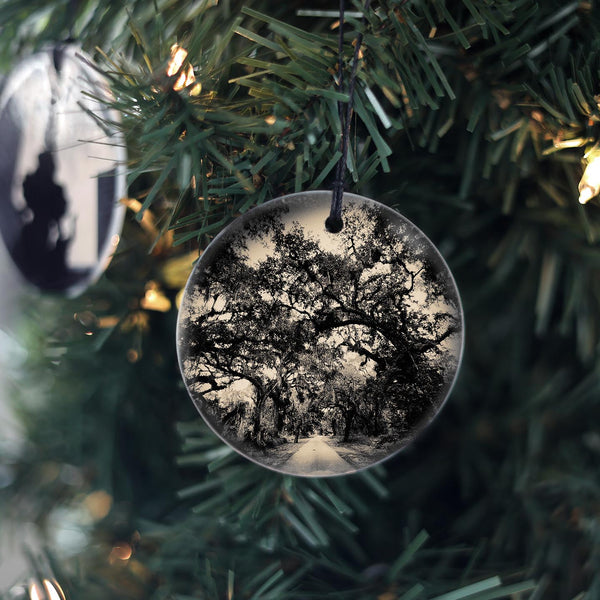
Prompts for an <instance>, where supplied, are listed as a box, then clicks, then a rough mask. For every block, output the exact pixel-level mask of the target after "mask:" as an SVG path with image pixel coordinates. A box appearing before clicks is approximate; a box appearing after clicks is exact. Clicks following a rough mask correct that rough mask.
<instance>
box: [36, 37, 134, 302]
mask: <svg viewBox="0 0 600 600" xmlns="http://www.w3.org/2000/svg"><path fill="white" fill-rule="evenodd" d="M47 51H48V52H51V51H52V47H51V48H49V49H48V50H47ZM63 51H64V52H67V51H68V52H69V54H68V55H67V56H68V58H69V59H71V60H73V61H77V62H78V63H79V64H81V65H82V67H83V68H84V69H85V70H86V72H87V74H88V76H89V77H90V79H92V80H93V81H94V83H95V85H97V86H98V87H99V88H100V89H102V90H103V91H104V93H105V94H106V98H107V99H108V100H110V99H111V98H112V97H113V96H112V92H111V90H110V88H109V86H108V81H107V80H106V79H105V78H104V77H103V76H102V75H101V74H100V73H99V72H98V71H96V70H95V69H94V68H93V67H92V66H90V65H91V64H93V61H92V59H91V57H89V56H88V55H87V54H86V53H85V52H84V51H83V50H82V49H81V48H80V47H79V46H78V45H75V44H69V45H68V46H66V47H65V48H64V50H63ZM67 56H65V58H67ZM86 61H87V62H89V63H90V64H86ZM82 91H83V90H82ZM105 112H106V113H107V114H108V115H109V116H110V117H111V119H112V120H113V121H114V122H116V123H119V122H120V121H121V115H120V114H119V113H118V112H117V111H116V110H114V109H109V108H108V107H106V108H105ZM112 137H113V138H114V140H115V146H114V147H115V149H116V156H117V161H116V164H115V197H114V206H113V211H112V213H111V215H112V218H111V222H110V224H109V226H108V231H109V234H108V238H107V240H106V243H105V245H104V248H103V250H102V252H101V254H100V255H99V256H98V259H97V260H96V266H95V267H94V268H93V269H92V272H91V273H90V275H89V276H88V277H87V278H86V279H84V280H83V281H82V282H81V283H80V284H78V285H75V286H73V287H72V288H70V289H69V290H66V291H65V295H66V296H67V297H68V298H75V297H76V296H79V295H80V294H82V293H83V292H84V291H85V290H86V289H87V288H88V287H89V286H90V285H93V284H94V283H96V282H97V281H98V279H100V276H101V275H102V274H103V273H104V271H106V269H107V267H108V265H109V264H110V262H111V261H112V258H113V256H114V254H115V252H116V250H117V246H118V245H119V241H120V237H121V231H122V228H123V222H124V221H125V213H126V208H125V205H124V204H123V203H121V202H120V200H121V199H122V198H124V197H125V195H126V193H127V149H126V147H125V139H124V137H123V135H122V133H121V132H120V131H119V130H115V131H114V132H113V133H112ZM115 236H118V239H117V240H116V241H115V239H114V238H115Z"/></svg>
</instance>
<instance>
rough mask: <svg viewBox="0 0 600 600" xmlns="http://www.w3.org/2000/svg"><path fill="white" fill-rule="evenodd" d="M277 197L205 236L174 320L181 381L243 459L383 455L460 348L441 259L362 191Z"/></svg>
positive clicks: (451, 374) (404, 434)
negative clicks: (339, 213) (334, 206)
mask: <svg viewBox="0 0 600 600" xmlns="http://www.w3.org/2000/svg"><path fill="white" fill-rule="evenodd" d="M330 203H331V192H327V191H314V192H305V193H299V194H291V195H289V196H283V197H281V198H278V199H275V200H272V201H270V202H268V203H266V204H264V205H262V206H260V207H258V208H255V209H253V210H251V211H249V212H248V213H246V214H244V215H243V216H242V217H240V218H238V219H237V220H236V221H235V222H234V223H232V224H231V225H230V226H229V227H227V228H226V229H224V230H223V231H222V232H221V233H220V234H219V235H218V236H217V237H216V238H215V239H214V240H213V242H212V243H211V244H210V245H209V246H208V248H207V249H206V251H205V252H204V253H203V254H202V256H201V259H200V260H199V261H198V263H197V264H196V266H195V268H194V270H193V271H192V274H191V275H190V278H189V280H188V283H187V286H186V288H185V292H184V295H183V299H182V303H181V308H180V312H179V320H178V327H177V350H178V355H179V364H180V368H181V372H182V375H183V379H184V381H185V384H186V386H187V389H188V391H189V393H190V395H191V397H192V399H193V401H194V403H195V405H196V407H197V409H198V410H199V412H200V413H201V414H202V416H203V417H204V418H205V420H206V421H207V423H208V424H209V425H210V427H211V428H212V429H213V430H214V431H215V432H216V433H217V434H218V435H219V436H220V437H221V438H222V439H223V440H224V441H225V442H227V443H228V444H230V445H231V446H233V447H234V448H235V449H236V450H238V451H239V452H241V453H242V454H244V455H245V456H246V457H248V458H250V459H251V460H254V461H255V462H257V463H259V464H261V465H263V466H266V467H268V468H271V469H274V470H277V471H281V472H284V473H288V474H293V475H302V476H330V475H341V474H345V473H352V472H354V471H357V470H359V469H363V468H365V467H369V466H371V465H373V464H375V463H378V462H380V461H381V460H383V459H385V458H388V457H389V456H391V455H392V454H394V453H396V452H397V451H398V450H400V449H401V448H403V447H404V446H405V445H406V444H408V443H409V442H410V441H411V440H412V439H413V438H414V437H415V435H416V434H417V433H418V432H419V431H421V430H422V429H423V428H424V427H425V426H426V425H427V423H429V422H430V421H431V419H433V417H434V416H435V415H436V414H437V413H438V411H439V410H440V408H441V406H442V404H443V403H444V401H445V399H446V397H447V396H448V394H449V393H450V390H451V388H452V385H453V383H454V380H455V378H456V374H457V372H458V367H459V363H460V360H461V356H462V348H463V313H462V307H461V302H460V297H459V294H458V290H457V288H456V285H455V282H454V279H453V277H452V274H451V273H450V270H449V269H448V266H447V265H446V263H445V262H444V259H443V258H442V256H441V255H440V253H439V252H438V251H437V249H436V248H435V246H434V245H433V244H432V243H431V242H430V241H429V239H428V238H427V237H426V236H425V235H424V234H423V232H421V231H420V230H419V229H418V228H417V227H415V225H413V224H412V223H411V222H410V221H408V220H407V219H405V218H404V217H403V216H402V215H400V214H399V213H397V212H395V211H394V210H392V209H390V208H389V207H386V206H384V205H382V204H379V203H378V202H375V201H373V200H369V199H368V198H364V197H362V196H357V195H354V194H344V197H343V206H344V209H343V223H344V225H343V228H342V230H341V231H340V232H338V233H331V232H329V231H327V230H326V228H325V220H326V218H327V215H328V214H329V210H330Z"/></svg>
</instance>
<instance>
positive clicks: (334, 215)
mask: <svg viewBox="0 0 600 600" xmlns="http://www.w3.org/2000/svg"><path fill="white" fill-rule="evenodd" d="M370 4H371V0H365V5H364V9H363V16H362V25H364V24H365V21H366V13H367V10H369V5H370ZM345 8H346V7H345V0H340V23H339V28H340V29H339V32H340V33H339V38H338V40H339V43H338V77H337V79H338V81H337V88H338V91H340V92H342V91H343V88H344V16H345ZM362 40H363V34H362V31H359V32H358V34H357V35H356V41H355V44H354V56H353V58H352V71H351V73H350V83H349V85H348V103H347V105H346V107H345V110H344V103H343V102H342V101H338V114H339V116H340V124H341V132H342V137H341V141H340V152H341V156H340V159H339V161H338V163H337V167H336V172H335V181H334V182H333V193H332V196H331V210H330V212H329V216H328V217H327V219H326V220H325V228H326V229H327V231H329V232H331V233H339V232H340V231H341V230H342V228H343V226H344V222H343V220H342V202H343V198H344V177H345V175H346V167H347V160H348V146H349V140H350V126H351V123H352V112H353V108H354V91H355V88H356V74H357V72H358V57H359V54H360V47H361V45H362Z"/></svg>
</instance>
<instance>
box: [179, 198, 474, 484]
mask: <svg viewBox="0 0 600 600" xmlns="http://www.w3.org/2000/svg"><path fill="white" fill-rule="evenodd" d="M307 194H321V195H323V196H324V197H327V198H331V194H332V192H331V190H308V191H305V192H295V193H292V194H286V195H284V196H278V197H277V198H273V199H272V200H268V201H267V202H265V203H264V204H260V205H259V206H256V207H254V208H252V209H250V210H249V211H248V212H246V213H244V214H243V215H241V216H240V217H237V219H236V220H235V221H233V222H232V223H230V225H231V224H233V223H235V222H237V221H239V223H238V227H240V228H241V227H243V224H244V222H245V221H247V220H248V219H249V217H248V215H250V217H253V216H254V215H255V214H257V213H260V212H262V211H264V210H268V207H269V204H270V203H271V202H275V201H277V200H279V201H282V200H283V201H289V200H293V199H295V198H298V197H301V196H306V195H307ZM343 200H344V201H345V200H350V201H355V202H357V201H358V202H366V203H367V204H374V205H376V206H377V207H379V208H381V209H382V210H384V211H386V212H391V213H393V214H394V216H395V217H396V218H398V217H400V218H401V219H402V220H403V221H405V222H406V223H408V225H409V226H410V227H412V228H414V230H415V231H416V232H418V233H419V234H421V235H422V236H423V238H424V239H425V240H427V241H428V242H429V245H430V247H431V248H432V249H433V250H434V251H435V253H436V254H437V256H438V258H439V260H440V261H441V264H442V265H443V266H444V267H446V270H447V272H448V274H449V275H450V281H451V282H452V285H453V286H454V290H455V292H456V298H457V300H458V309H459V310H458V312H459V314H460V320H461V325H462V327H461V332H460V352H459V354H458V361H457V363H456V370H455V371H454V376H453V377H452V381H451V382H450V384H449V385H448V388H447V390H446V395H445V397H444V400H443V401H442V402H441V403H440V405H439V406H438V407H437V409H436V411H435V413H434V414H433V415H432V416H431V418H430V419H429V420H428V421H426V422H424V423H422V424H421V426H420V427H419V429H418V431H416V432H415V433H414V435H413V437H412V438H411V439H410V441H409V442H408V443H406V444H405V445H404V446H402V447H401V448H398V449H397V450H394V451H393V452H391V453H390V454H388V455H387V456H385V457H383V458H381V459H379V460H377V461H374V462H372V463H371V464H370V465H367V466H364V467H359V468H357V469H355V470H354V471H348V472H346V473H335V474H332V475H311V474H310V473H290V472H288V471H283V470H281V469H276V468H275V467H272V466H270V465H266V464H264V463H261V462H260V461H258V460H257V459H255V458H253V457H252V456H248V455H247V454H245V453H244V452H242V451H241V450H240V449H238V448H236V447H235V446H234V445H233V444H232V443H231V442H230V441H229V440H228V439H226V438H225V437H224V436H223V435H222V434H221V433H220V432H219V431H217V429H215V427H213V425H212V423H211V421H210V420H209V419H206V418H204V413H203V411H201V410H200V408H198V405H197V403H196V401H195V400H194V397H193V395H192V393H191V391H190V389H189V387H188V384H187V380H186V378H185V375H184V373H183V361H182V357H181V353H180V351H179V343H178V342H179V339H180V336H181V319H180V318H179V315H178V316H177V326H176V328H175V341H176V344H175V345H176V350H177V362H178V364H179V371H180V373H181V375H182V379H183V383H184V385H185V389H186V391H187V393H188V396H189V398H190V399H191V400H192V403H193V405H194V408H195V409H196V410H197V411H198V412H199V413H200V416H201V417H202V419H203V421H204V423H205V424H206V425H207V426H208V427H209V429H210V430H211V431H212V432H213V433H214V434H215V435H216V436H217V437H218V438H219V439H220V440H221V441H223V442H224V443H225V444H227V445H228V446H229V447H230V448H231V449H232V450H233V451H234V452H237V453H238V454H240V455H241V456H243V457H244V458H245V459H247V460H249V461H251V462H253V463H255V464H257V465H258V466H260V467H262V468H264V469H268V470H270V471H274V472H275V473H278V474H279V475H286V476H289V477H305V478H309V479H320V478H331V477H347V476H350V475H355V474H357V473H360V472H361V471H365V470H367V469H371V468H373V467H375V466H377V465H379V464H381V463H384V462H387V461H388V460H390V459H391V458H393V457H394V456H397V455H398V454H400V453H401V452H403V451H405V450H407V449H409V448H410V447H411V446H412V444H413V442H414V440H415V439H416V438H417V437H419V436H420V435H421V434H422V432H424V431H425V430H426V429H427V427H429V425H431V423H432V422H433V421H434V420H435V418H436V417H437V416H438V415H439V414H440V412H441V411H442V408H443V407H444V406H445V404H446V402H447V401H448V398H449V397H450V395H451V394H452V390H453V389H454V386H455V384H456V380H457V379H458V374H459V372H460V367H461V365H462V359H463V355H464V348H465V315H464V310H463V305H462V299H461V297H460V291H459V289H458V286H457V285H456V280H455V278H454V274H453V273H452V271H451V270H450V267H448V263H447V262H446V259H445V258H444V257H443V256H442V254H441V253H440V251H439V250H438V248H437V246H436V245H435V244H434V243H433V242H432V241H431V240H430V239H429V237H428V236H427V235H425V233H423V231H422V230H421V229H420V228H419V227H417V226H416V225H415V224H414V223H413V222H412V221H410V220H409V219H407V218H406V217H405V216H404V215H402V214H401V213H399V212H398V211H396V210H394V209H393V208H391V207H390V206H387V205H386V204H382V203H381V202H378V201H377V200H373V199H371V198H367V197H366V196H360V195H359V194H351V193H348V192H344V197H343ZM228 227H229V225H228V226H226V227H224V228H223V229H222V230H221V231H220V232H219V233H218V234H217V235H216V236H215V237H214V238H213V239H212V240H211V242H210V244H208V246H207V247H206V249H205V250H204V252H206V251H207V250H208V249H209V248H210V247H211V246H212V245H213V244H217V243H218V241H219V239H220V238H221V237H224V236H225V235H226V233H227V229H228ZM323 227H325V223H323ZM201 262H202V257H200V259H199V260H198V261H197V262H196V264H195V265H194V268H193V269H192V272H191V273H190V275H189V277H188V280H187V282H186V284H185V289H184V292H183V296H182V298H185V297H186V296H187V295H188V291H189V289H188V288H191V286H192V280H193V277H194V275H195V273H196V271H197V269H198V266H199V265H200V263H201Z"/></svg>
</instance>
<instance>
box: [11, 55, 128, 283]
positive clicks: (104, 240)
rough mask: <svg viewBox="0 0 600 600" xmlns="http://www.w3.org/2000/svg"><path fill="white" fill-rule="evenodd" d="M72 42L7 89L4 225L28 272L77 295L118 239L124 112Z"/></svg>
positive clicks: (29, 66)
mask: <svg viewBox="0 0 600 600" xmlns="http://www.w3.org/2000/svg"><path fill="white" fill-rule="evenodd" d="M109 94H110V92H109V90H108V87H107V85H106V82H105V81H104V79H103V78H102V76H101V75H100V74H99V73H98V72H96V70H95V69H94V68H93V67H92V66H91V62H89V59H86V58H85V57H83V56H82V54H81V51H80V50H79V49H78V48H77V47H76V46H74V45H69V44H67V45H59V46H56V47H54V48H50V49H48V50H46V51H43V52H39V53H37V54H34V55H32V56H30V57H29V58H27V59H25V60H23V61H22V62H20V63H19V64H18V65H17V66H16V67H15V68H14V69H13V70H12V71H11V72H10V73H9V74H8V75H7V76H6V78H5V79H4V82H3V85H2V89H1V91H0V139H1V140H2V144H1V145H0V217H1V218H0V233H1V237H2V240H3V242H4V245H5V247H6V249H7V251H8V253H9V255H10V256H11V258H12V260H13V262H14V263H15V265H16V266H17V268H18V270H19V272H20V273H21V275H22V276H23V277H24V279H26V280H27V281H29V282H30V283H32V284H33V285H35V286H36V287H38V288H40V289H42V290H54V291H60V292H64V293H66V294H67V295H76V294H77V293H79V292H81V291H83V290H84V289H85V288H86V287H87V286H88V285H89V284H90V283H92V282H93V281H95V280H96V279H97V278H98V277H99V276H100V274H101V273H102V272H103V271H104V269H105V268H106V266H107V264H108V260H109V259H110V256H111V255H112V253H113V252H114V250H115V248H116V245H117V243H118V241H119V234H120V231H121V227H122V224H123V218H124V207H123V206H121V205H119V203H118V200H119V199H120V198H121V197H123V195H124V194H125V191H126V183H125V170H124V165H125V161H126V154H125V147H124V142H123V139H122V137H121V136H120V135H119V133H118V131H117V127H116V125H115V124H116V123H117V122H118V120H119V116H118V114H117V113H116V112H115V111H112V110H110V109H109V108H108V107H107V106H106V105H105V104H104V103H103V102H102V101H101V100H102V99H106V98H108V97H110V96H109Z"/></svg>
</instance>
